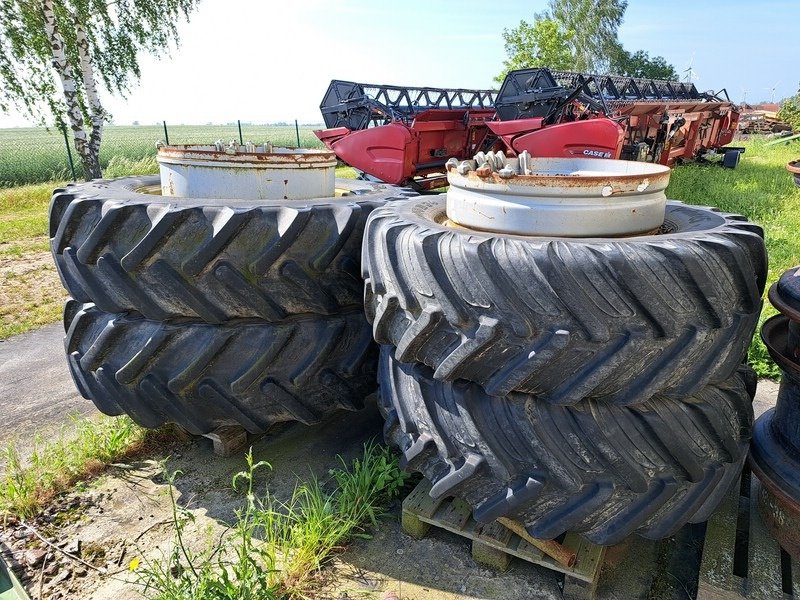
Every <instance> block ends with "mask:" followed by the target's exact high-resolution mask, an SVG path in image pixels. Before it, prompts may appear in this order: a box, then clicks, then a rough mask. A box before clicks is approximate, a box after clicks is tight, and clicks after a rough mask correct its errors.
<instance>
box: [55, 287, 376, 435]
mask: <svg viewBox="0 0 800 600" xmlns="http://www.w3.org/2000/svg"><path fill="white" fill-rule="evenodd" d="M64 324H65V328H66V331H67V335H66V339H65V346H66V351H67V359H68V362H69V368H70V371H71V372H72V377H73V379H74V381H75V384H76V386H77V387H78V390H79V391H80V392H81V394H82V395H83V396H84V397H85V398H88V399H90V400H92V401H93V402H94V403H95V405H96V406H97V408H99V409H100V411H102V412H104V413H105V414H107V415H119V414H122V413H127V414H128V415H130V416H131V418H132V419H133V420H134V421H136V422H137V423H138V424H140V425H142V426H144V427H158V426H160V425H162V424H164V423H166V422H174V423H177V424H178V425H180V426H181V427H183V428H184V429H186V430H188V431H189V432H191V433H193V434H196V435H200V434H205V433H209V432H211V431H213V430H214V429H216V428H217V427H219V426H221V425H228V424H231V425H240V426H242V427H243V428H244V429H246V430H247V431H249V432H250V433H263V432H264V431H266V430H267V429H268V428H269V427H270V426H271V425H272V424H273V423H277V422H280V421H300V422H302V423H305V424H312V423H316V422H318V421H320V420H321V419H323V418H324V417H326V416H327V415H329V414H331V413H333V412H334V411H336V410H339V409H347V410H358V409H360V408H362V404H361V401H362V400H363V398H365V397H366V396H367V395H368V394H370V393H372V392H373V391H374V390H375V387H376V384H375V372H376V369H377V354H378V351H377V347H376V346H375V344H374V342H373V341H372V334H371V331H370V327H369V324H368V323H367V321H366V320H365V319H364V315H363V312H362V311H361V310H359V309H356V310H352V311H349V312H347V313H343V314H341V315H339V316H325V317H319V316H305V317H296V318H293V319H287V320H285V321H283V322H281V323H274V324H270V323H263V322H246V321H245V322H239V323H236V324H231V325H209V324H204V323H199V324H198V323H162V322H158V321H151V320H148V319H144V318H142V317H140V316H133V315H128V314H111V313H106V312H103V311H101V310H99V309H97V308H96V307H95V306H94V305H92V304H81V303H79V302H77V301H74V300H70V301H68V303H67V305H66V307H65V310H64Z"/></svg>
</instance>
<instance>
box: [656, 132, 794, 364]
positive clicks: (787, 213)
mask: <svg viewBox="0 0 800 600" xmlns="http://www.w3.org/2000/svg"><path fill="white" fill-rule="evenodd" d="M743 145H744V146H745V147H746V148H747V151H746V152H745V154H744V155H743V156H742V160H741V162H740V163H739V166H738V167H737V168H736V169H734V170H728V169H722V168H719V167H716V166H711V165H695V164H687V165H683V166H680V167H678V168H677V169H675V170H673V172H672V177H671V179H670V185H669V188H668V189H667V197H668V198H671V199H674V200H683V201H684V202H687V203H689V204H698V205H709V206H716V207H718V208H720V209H722V210H724V211H728V212H734V213H739V214H742V215H745V216H746V217H747V218H748V219H750V220H751V221H754V222H756V223H758V224H760V225H761V226H762V227H763V228H764V232H765V236H766V238H765V239H766V244H767V251H768V253H769V274H768V277H767V288H769V286H770V285H772V283H774V282H775V281H777V279H778V278H779V277H780V276H781V274H782V273H783V272H784V271H785V270H786V269H789V268H790V267H792V266H795V265H797V264H800V235H798V232H800V188H797V187H795V186H794V185H793V183H792V180H791V178H790V177H789V174H788V173H787V172H786V163H787V162H789V161H790V160H794V159H796V158H800V144H797V143H795V144H789V145H787V144H779V145H775V146H766V141H765V140H762V139H753V140H750V141H747V142H745V143H744V144H743ZM775 313H776V311H775V309H774V308H772V306H771V305H770V304H769V303H768V302H766V301H765V305H764V310H763V312H762V315H761V322H762V323H763V321H764V320H765V319H766V318H767V317H769V316H771V315H773V314H775ZM759 328H760V323H759ZM749 360H750V362H751V364H752V365H753V366H754V368H755V369H756V372H757V373H758V375H759V376H761V377H773V378H774V377H778V376H779V374H780V373H779V371H778V368H777V367H776V366H775V364H774V363H773V362H772V360H771V359H770V358H769V355H768V354H767V350H766V348H765V347H764V344H763V343H762V341H761V337H760V336H759V334H758V331H757V332H756V335H755V336H754V337H753V341H752V343H751V345H750V354H749Z"/></svg>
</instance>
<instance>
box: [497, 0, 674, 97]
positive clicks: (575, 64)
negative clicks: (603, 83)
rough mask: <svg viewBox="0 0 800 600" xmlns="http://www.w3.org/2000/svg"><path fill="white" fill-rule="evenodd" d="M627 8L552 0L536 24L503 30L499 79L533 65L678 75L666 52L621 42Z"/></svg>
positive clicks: (596, 0) (599, 1) (613, 1)
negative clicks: (619, 35) (630, 47)
mask: <svg viewBox="0 0 800 600" xmlns="http://www.w3.org/2000/svg"><path fill="white" fill-rule="evenodd" d="M627 8H628V2H627V0H550V3H549V7H548V9H547V10H545V11H544V12H541V13H536V14H534V15H533V21H532V22H531V23H529V22H527V21H525V20H522V21H520V23H519V25H518V26H517V27H514V28H512V29H504V30H503V40H504V42H505V51H506V54H507V55H508V58H507V59H506V60H504V61H503V71H502V72H501V73H500V74H499V75H498V76H497V77H495V80H496V81H497V82H498V83H500V82H502V81H503V79H505V76H506V74H507V73H508V72H509V71H512V70H515V69H524V68H530V67H549V68H551V69H556V70H563V71H582V72H589V73H600V74H604V73H614V74H618V75H628V76H630V77H647V78H653V79H668V80H673V81H674V80H677V79H678V73H677V72H676V70H675V67H674V66H673V65H671V64H669V63H668V62H667V61H666V59H665V58H664V57H663V56H653V57H651V56H650V54H649V53H648V52H646V51H645V50H636V51H635V52H630V51H628V50H626V49H625V48H623V47H622V44H621V43H620V41H619V39H618V38H617V30H618V29H619V26H620V25H621V24H622V20H623V17H624V15H625V10H626V9H627Z"/></svg>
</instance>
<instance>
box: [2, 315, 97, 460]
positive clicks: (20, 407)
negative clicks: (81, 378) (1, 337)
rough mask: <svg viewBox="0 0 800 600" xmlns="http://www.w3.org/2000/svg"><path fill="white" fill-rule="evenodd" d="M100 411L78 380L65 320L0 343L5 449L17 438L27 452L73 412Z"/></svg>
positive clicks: (61, 425)
mask: <svg viewBox="0 0 800 600" xmlns="http://www.w3.org/2000/svg"><path fill="white" fill-rule="evenodd" d="M96 412H97V410H96V409H95V407H94V405H93V404H92V403H91V402H90V401H89V400H86V399H85V398H83V397H82V396H81V395H80V394H79V393H78V391H77V389H76V388H75V385H74V384H73V383H72V376H71V375H70V374H69V368H68V367H67V359H66V355H65V354H64V328H63V326H62V325H61V323H54V324H52V325H47V326H46V327H42V328H41V329H37V330H36V331H32V332H30V333H24V334H22V335H17V336H14V337H11V338H9V339H7V340H5V341H2V342H0V424H2V428H0V447H3V446H5V445H6V444H7V443H8V442H9V441H11V440H12V439H16V440H17V443H18V447H19V450H20V452H21V453H22V454H23V455H25V454H27V453H28V452H29V451H30V449H31V448H32V445H33V439H34V436H35V435H36V434H37V433H38V434H39V435H40V436H42V437H47V436H51V435H53V434H54V433H56V432H58V431H59V430H60V429H61V428H62V427H63V426H64V424H69V415H70V414H81V415H87V414H89V415H90V414H94V413H96Z"/></svg>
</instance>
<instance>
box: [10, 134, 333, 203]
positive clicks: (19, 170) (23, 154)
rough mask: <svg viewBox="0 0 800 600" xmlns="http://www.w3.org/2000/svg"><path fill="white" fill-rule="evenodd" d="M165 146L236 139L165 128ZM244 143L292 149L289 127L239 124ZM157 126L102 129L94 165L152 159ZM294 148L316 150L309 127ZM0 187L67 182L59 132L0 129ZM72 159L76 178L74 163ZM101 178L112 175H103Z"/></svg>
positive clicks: (160, 137) (235, 136)
mask: <svg viewBox="0 0 800 600" xmlns="http://www.w3.org/2000/svg"><path fill="white" fill-rule="evenodd" d="M168 131H169V141H170V143H171V144H210V143H213V142H214V141H215V140H218V139H223V140H238V139H239V131H238V129H237V126H236V123H233V124H230V125H168ZM242 137H243V138H244V141H247V140H250V141H253V142H265V141H271V142H272V143H274V144H278V145H284V146H296V145H297V137H296V134H295V129H294V127H278V126H271V125H248V124H244V123H243V124H242ZM164 139H165V136H164V128H163V127H162V126H161V125H141V126H116V125H109V126H107V127H106V128H105V129H104V130H103V142H102V144H101V147H100V164H101V165H102V166H103V167H104V168H105V167H107V166H108V165H109V163H110V162H111V160H112V159H113V158H114V157H123V158H125V159H128V160H129V161H133V162H136V161H139V160H140V159H142V158H146V157H151V158H152V157H155V154H156V142H158V141H164ZM300 145H301V146H302V147H304V148H321V147H322V144H321V143H320V142H319V140H317V138H316V136H314V133H313V128H312V127H308V126H305V127H302V128H301V129H300ZM0 156H1V157H3V158H2V160H0V187H13V186H18V185H24V184H29V183H41V182H45V181H56V180H62V179H68V178H71V175H70V173H69V162H68V161H67V151H66V148H65V145H64V137H63V135H62V134H61V132H60V131H57V130H50V131H48V130H46V129H44V128H42V127H30V128H10V129H0ZM72 156H73V159H74V161H75V165H76V169H77V170H78V174H77V176H78V178H80V176H81V168H80V160H78V157H77V155H76V153H75V151H74V149H73V150H72ZM106 176H115V175H110V174H108V173H107V174H106Z"/></svg>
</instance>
